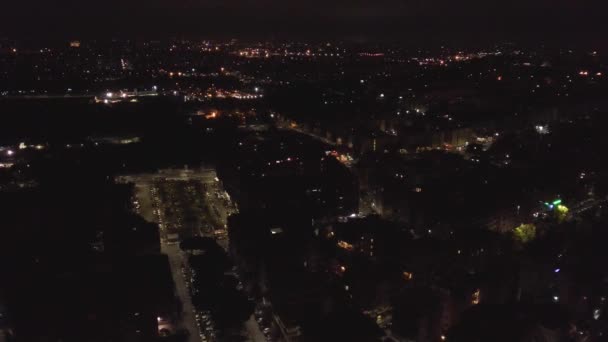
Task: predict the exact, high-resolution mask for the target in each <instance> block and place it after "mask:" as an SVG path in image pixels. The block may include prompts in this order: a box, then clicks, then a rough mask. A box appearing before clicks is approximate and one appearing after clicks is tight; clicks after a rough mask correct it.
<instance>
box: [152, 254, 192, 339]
mask: <svg viewBox="0 0 608 342" xmlns="http://www.w3.org/2000/svg"><path fill="white" fill-rule="evenodd" d="M161 248H162V252H163V253H164V254H167V256H168V257H169V263H170V264H171V274H173V282H174V283H175V291H176V292H177V295H178V297H179V299H180V300H181V302H182V317H181V318H182V328H185V329H187V330H188V332H189V333H190V335H189V337H188V342H200V341H201V338H200V336H199V334H200V333H199V329H198V326H197V324H196V317H195V314H196V311H195V309H194V306H193V305H192V298H190V291H189V290H188V286H187V285H186V280H185V279H184V276H183V274H182V264H183V258H182V254H181V251H180V250H179V247H178V245H176V244H172V245H171V244H166V243H164V242H163V244H162V246H161Z"/></svg>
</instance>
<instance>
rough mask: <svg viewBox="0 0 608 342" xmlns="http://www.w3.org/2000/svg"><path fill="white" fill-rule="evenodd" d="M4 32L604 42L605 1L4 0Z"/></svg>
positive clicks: (607, 26)
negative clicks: (540, 39)
mask: <svg viewBox="0 0 608 342" xmlns="http://www.w3.org/2000/svg"><path fill="white" fill-rule="evenodd" d="M3 2H4V3H5V4H3V5H2V10H1V11H0V20H1V23H0V29H1V30H2V31H0V36H1V35H2V34H3V33H4V34H6V35H9V36H13V35H19V36H25V37H29V38H32V37H44V36H55V37H57V36H73V37H86V36H89V35H91V36H92V35H96V36H115V37H129V36H150V37H154V36H180V35H183V36H197V35H200V36H232V35H234V36H259V37H268V38H271V37H289V36H308V37H324V36H361V37H364V36H365V37H373V38H387V39H406V40H407V39H414V40H425V39H428V38H431V37H434V38H437V37H445V38H449V39H459V38H464V37H463V36H466V39H470V40H474V39H477V38H479V39H485V38H492V39H494V38H497V39H509V38H521V39H538V38H542V39H570V40H581V39H583V40H594V41H601V40H602V39H603V36H604V35H605V33H607V32H608V24H607V23H606V20H603V16H604V15H605V14H606V10H608V1H605V0H499V1H498V0H462V1H457V0H367V1H363V0H351V1H345V0H308V1H285V0H282V1H281V0H122V1H119V0H105V1H76V0H21V1H12V0H10V1H9V0H5V1H3Z"/></svg>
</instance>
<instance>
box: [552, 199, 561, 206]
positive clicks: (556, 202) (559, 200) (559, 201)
mask: <svg viewBox="0 0 608 342" xmlns="http://www.w3.org/2000/svg"><path fill="white" fill-rule="evenodd" d="M561 203H562V200H561V199H558V200H555V201H553V205H558V204H561Z"/></svg>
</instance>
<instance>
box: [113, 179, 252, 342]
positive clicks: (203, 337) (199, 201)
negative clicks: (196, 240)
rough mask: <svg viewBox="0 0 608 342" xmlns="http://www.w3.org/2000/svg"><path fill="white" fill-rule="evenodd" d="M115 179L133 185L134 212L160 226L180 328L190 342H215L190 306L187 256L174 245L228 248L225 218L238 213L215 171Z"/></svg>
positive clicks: (208, 321)
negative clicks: (189, 242)
mask: <svg viewBox="0 0 608 342" xmlns="http://www.w3.org/2000/svg"><path fill="white" fill-rule="evenodd" d="M116 181H117V182H119V183H132V184H133V185H134V194H133V200H134V203H133V204H134V205H133V207H134V209H135V210H136V211H137V213H138V214H139V215H141V216H142V217H143V218H144V219H145V220H147V221H149V222H154V223H157V224H158V225H159V228H160V237H161V250H162V252H163V253H164V254H166V255H167V256H168V257H169V261H170V264H171V272H172V275H173V280H174V282H175V288H176V292H177V293H176V295H177V296H178V297H179V299H180V300H181V302H182V307H183V310H182V317H181V328H185V329H187V330H188V332H189V341H190V342H194V341H214V340H215V334H216V332H215V330H214V328H213V325H212V317H210V314H209V313H208V312H199V311H198V310H196V309H195V307H194V305H193V304H192V298H191V291H190V288H191V286H192V284H191V283H190V282H191V279H190V277H188V274H189V273H190V267H189V265H188V255H187V254H186V253H184V252H183V251H182V250H180V248H179V242H180V241H182V240H183V239H187V238H192V237H206V238H212V239H214V240H215V241H216V242H217V243H218V244H219V245H220V246H222V247H223V248H224V249H225V250H226V249H227V248H228V234H227V226H226V223H227V219H228V217H229V216H230V215H231V214H233V213H236V212H238V209H237V208H236V205H235V204H234V203H233V202H232V201H231V200H230V196H229V195H228V194H227V193H226V192H225V191H224V190H223V188H222V185H221V182H220V181H219V179H218V178H217V175H216V173H215V170H213V169H198V170H188V169H170V170H161V171H159V172H157V173H150V174H138V175H128V176H121V177H118V178H117V179H116ZM249 329H250V328H249V327H248V330H249Z"/></svg>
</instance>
